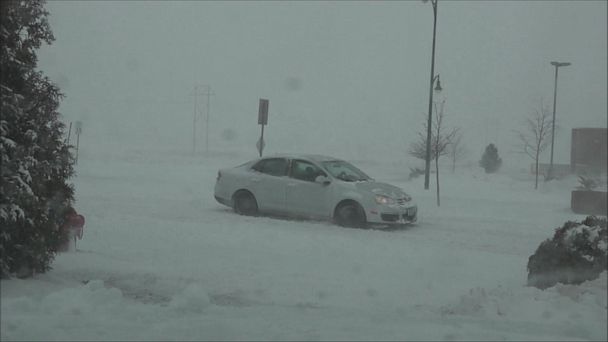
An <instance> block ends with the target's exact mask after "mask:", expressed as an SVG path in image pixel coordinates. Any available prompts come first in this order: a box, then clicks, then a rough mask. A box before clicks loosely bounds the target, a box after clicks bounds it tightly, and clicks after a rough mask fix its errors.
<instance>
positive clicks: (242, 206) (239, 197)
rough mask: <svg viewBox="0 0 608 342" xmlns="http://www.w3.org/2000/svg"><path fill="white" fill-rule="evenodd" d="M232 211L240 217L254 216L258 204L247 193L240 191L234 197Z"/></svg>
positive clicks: (256, 212)
mask: <svg viewBox="0 0 608 342" xmlns="http://www.w3.org/2000/svg"><path fill="white" fill-rule="evenodd" d="M234 211H236V212H237V213H239V214H241V215H247V216H256V215H257V214H258V203H257V201H256V200H255V197H253V195H252V194H251V193H250V192H248V191H240V192H237V193H236V194H235V195H234Z"/></svg>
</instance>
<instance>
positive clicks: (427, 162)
mask: <svg viewBox="0 0 608 342" xmlns="http://www.w3.org/2000/svg"><path fill="white" fill-rule="evenodd" d="M431 4H432V5H433V49H432V53H431V84H430V85H429V117H428V121H427V130H426V159H425V167H424V189H425V190H428V189H429V175H430V167H431V124H432V116H433V83H434V81H435V31H436V28H437V0H431Z"/></svg>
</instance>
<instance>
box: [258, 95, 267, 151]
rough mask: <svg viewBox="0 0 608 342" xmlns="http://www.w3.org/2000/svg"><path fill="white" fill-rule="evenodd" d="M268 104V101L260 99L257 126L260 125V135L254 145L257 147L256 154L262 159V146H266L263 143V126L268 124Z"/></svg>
mask: <svg viewBox="0 0 608 342" xmlns="http://www.w3.org/2000/svg"><path fill="white" fill-rule="evenodd" d="M268 103H269V101H268V100H267V99H260V108H259V111H258V124H259V125H262V134H261V135H260V139H259V140H258V142H257V143H256V144H255V147H257V149H258V152H259V153H260V157H262V152H263V151H264V146H266V144H265V143H264V126H266V125H267V124H268Z"/></svg>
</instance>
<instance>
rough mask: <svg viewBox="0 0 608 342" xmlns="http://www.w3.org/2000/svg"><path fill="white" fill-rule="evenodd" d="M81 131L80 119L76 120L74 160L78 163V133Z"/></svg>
mask: <svg viewBox="0 0 608 342" xmlns="http://www.w3.org/2000/svg"><path fill="white" fill-rule="evenodd" d="M81 133H82V121H76V161H75V163H76V164H78V148H79V145H80V134H81Z"/></svg>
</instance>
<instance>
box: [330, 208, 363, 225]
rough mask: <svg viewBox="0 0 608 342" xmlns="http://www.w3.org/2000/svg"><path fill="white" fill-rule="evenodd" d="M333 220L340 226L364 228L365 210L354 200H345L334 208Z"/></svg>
mask: <svg viewBox="0 0 608 342" xmlns="http://www.w3.org/2000/svg"><path fill="white" fill-rule="evenodd" d="M334 220H335V222H336V223H337V224H338V225H340V226H342V227H350V228H364V227H365V223H366V218H365V212H364V211H363V208H362V207H361V206H360V205H359V204H358V203H356V202H345V203H342V204H340V205H339V206H338V207H337V208H336V212H335V215H334Z"/></svg>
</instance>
